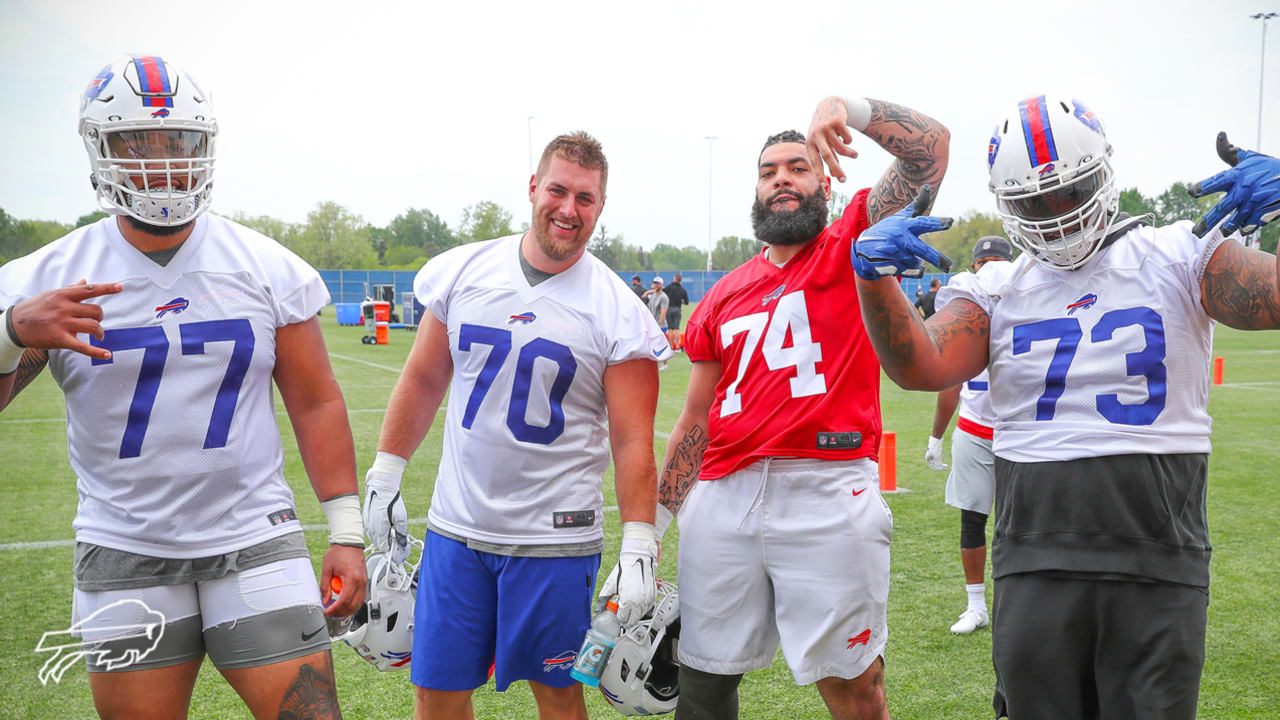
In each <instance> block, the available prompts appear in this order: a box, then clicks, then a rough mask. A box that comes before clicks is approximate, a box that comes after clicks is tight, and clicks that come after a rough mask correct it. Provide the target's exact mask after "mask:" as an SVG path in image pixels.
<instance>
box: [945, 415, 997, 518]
mask: <svg viewBox="0 0 1280 720" xmlns="http://www.w3.org/2000/svg"><path fill="white" fill-rule="evenodd" d="M995 496H996V460H995V453H993V452H992V451H991V441H990V440H985V439H983V438H980V437H978V436H977V435H972V434H970V433H967V432H965V431H964V430H956V431H955V432H953V433H951V474H950V475H948V476H947V492H946V496H945V497H946V501H947V504H948V505H951V506H952V507H958V508H960V509H961V510H971V511H973V512H979V513H982V514H983V515H990V514H991V505H992V503H993V502H994V500H995Z"/></svg>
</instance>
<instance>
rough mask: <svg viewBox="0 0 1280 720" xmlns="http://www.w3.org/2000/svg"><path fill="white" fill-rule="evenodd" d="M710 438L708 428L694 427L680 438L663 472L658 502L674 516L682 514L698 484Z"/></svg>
mask: <svg viewBox="0 0 1280 720" xmlns="http://www.w3.org/2000/svg"><path fill="white" fill-rule="evenodd" d="M708 441H709V438H708V436H707V430H706V428H704V427H702V426H701V425H694V426H693V427H691V428H689V431H688V432H686V433H685V434H684V437H682V438H680V444H679V445H677V446H676V451H675V453H674V454H673V455H672V456H671V462H669V463H667V466H666V467H665V468H664V469H663V470H662V484H661V486H660V487H659V488H658V502H660V503H662V505H663V506H664V507H666V508H667V509H668V510H670V511H671V514H672V515H675V514H677V513H679V512H680V506H681V505H683V504H684V499H685V497H686V496H687V495H688V494H689V490H691V489H692V488H693V484H694V483H696V482H698V471H699V470H701V469H702V453H703V452H704V451H705V450H706V449H707V443H708Z"/></svg>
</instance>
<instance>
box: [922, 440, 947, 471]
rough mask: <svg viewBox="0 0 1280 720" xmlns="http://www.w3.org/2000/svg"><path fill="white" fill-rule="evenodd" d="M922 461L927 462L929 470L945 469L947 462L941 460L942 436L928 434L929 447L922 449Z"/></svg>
mask: <svg viewBox="0 0 1280 720" xmlns="http://www.w3.org/2000/svg"><path fill="white" fill-rule="evenodd" d="M924 461H925V462H927V463H929V469H930V470H946V469H947V464H946V463H944V462H942V438H936V437H933V436H932V435H931V436H929V449H928V450H925V451H924Z"/></svg>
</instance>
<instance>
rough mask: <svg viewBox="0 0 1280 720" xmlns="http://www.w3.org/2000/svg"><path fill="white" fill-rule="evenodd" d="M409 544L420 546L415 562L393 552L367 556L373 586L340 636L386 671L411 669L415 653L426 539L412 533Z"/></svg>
mask: <svg viewBox="0 0 1280 720" xmlns="http://www.w3.org/2000/svg"><path fill="white" fill-rule="evenodd" d="M409 547H410V551H411V552H412V550H413V548H417V550H418V559H417V562H416V563H414V564H412V565H410V564H408V563H407V562H406V563H403V564H396V563H393V562H392V561H391V555H390V554H389V553H385V552H372V553H370V555H369V557H368V559H366V560H365V566H366V568H367V569H368V572H369V589H368V593H367V595H366V596H365V600H364V605H361V606H360V609H359V610H357V611H356V613H355V614H354V615H352V616H351V629H350V630H348V631H347V632H346V633H345V634H344V635H342V636H341V637H339V638H336V639H338V640H342V641H343V642H345V643H346V644H348V645H350V646H351V647H352V648H353V649H354V650H355V651H356V653H357V654H359V655H360V657H362V658H364V659H365V660H368V661H369V662H371V663H373V666H374V667H376V668H378V669H379V670H382V671H383V672H388V671H392V670H404V669H407V668H408V667H409V660H410V658H411V657H412V655H413V608H414V603H415V602H416V601H417V597H418V566H419V565H421V564H422V541H421V540H417V539H415V538H414V537H412V536H410V537H409Z"/></svg>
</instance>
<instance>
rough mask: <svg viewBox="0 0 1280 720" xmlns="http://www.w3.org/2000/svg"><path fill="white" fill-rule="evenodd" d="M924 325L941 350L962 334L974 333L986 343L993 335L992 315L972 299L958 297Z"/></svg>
mask: <svg viewBox="0 0 1280 720" xmlns="http://www.w3.org/2000/svg"><path fill="white" fill-rule="evenodd" d="M924 327H925V330H927V331H929V338H930V339H931V340H933V345H934V347H936V348H938V349H939V350H941V349H942V347H943V346H945V345H946V344H947V343H949V342H951V341H952V338H956V337H959V336H961V335H974V336H977V337H978V338H979V339H981V340H982V342H983V343H986V342H987V341H988V339H989V338H990V335H991V317H990V316H989V315H987V314H986V313H985V312H983V310H982V308H981V307H979V306H978V304H977V303H975V302H973V301H972V300H966V299H964V298H956V299H955V300H952V301H951V302H949V303H947V306H946V307H944V308H942V309H941V310H939V311H938V312H937V313H935V314H934V316H933V317H931V318H929V322H927V323H925V325H924Z"/></svg>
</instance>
